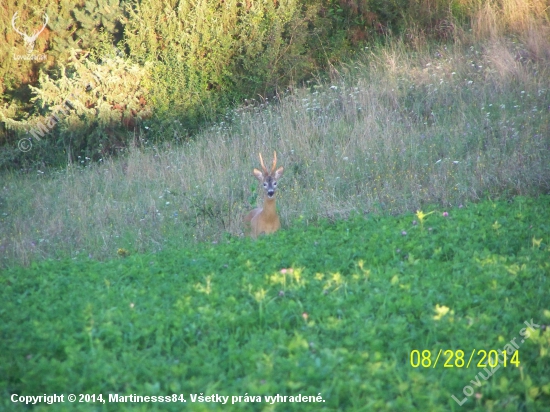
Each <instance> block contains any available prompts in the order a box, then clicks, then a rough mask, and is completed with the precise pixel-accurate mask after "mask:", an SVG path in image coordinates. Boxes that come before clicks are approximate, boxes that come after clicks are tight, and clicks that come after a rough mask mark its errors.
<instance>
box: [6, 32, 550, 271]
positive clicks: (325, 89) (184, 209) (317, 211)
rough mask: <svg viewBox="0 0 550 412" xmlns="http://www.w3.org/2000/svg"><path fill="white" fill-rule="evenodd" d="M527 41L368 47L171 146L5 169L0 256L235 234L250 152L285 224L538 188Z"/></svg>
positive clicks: (543, 83) (546, 169) (539, 109)
mask: <svg viewBox="0 0 550 412" xmlns="http://www.w3.org/2000/svg"><path fill="white" fill-rule="evenodd" d="M530 36H531V37H530ZM530 39H531V40H530ZM541 41H542V40H541V39H540V38H538V40H536V41H535V40H533V35H532V33H531V34H529V33H527V34H526V36H525V37H523V38H520V37H515V38H513V39H508V40H507V39H506V38H504V37H499V38H497V39H493V40H489V41H487V42H478V43H472V44H468V45H461V44H460V43H457V44H455V45H451V44H448V45H441V46H434V45H430V46H425V47H424V48H423V49H421V50H419V49H415V50H410V48H409V47H408V45H407V44H405V43H400V42H394V43H392V44H391V45H390V46H386V47H383V48H379V49H374V50H372V49H368V48H367V49H366V50H365V51H364V53H363V55H362V56H360V57H358V59H357V60H356V61H355V62H354V63H352V64H349V65H347V66H343V67H341V68H339V73H340V74H339V75H338V76H335V77H334V78H333V80H332V81H330V82H317V83H315V84H313V83H312V84H311V87H309V88H308V89H297V90H293V91H292V92H287V93H286V94H282V95H281V96H280V99H279V101H278V102H273V103H271V102H269V101H262V102H256V103H252V104H250V105H248V106H245V107H240V108H238V109H235V110H233V111H231V112H229V113H228V114H227V118H226V120H225V121H224V122H220V123H219V124H217V125H215V126H212V127H210V128H208V129H206V130H204V131H203V132H202V133H201V134H200V135H198V136H197V137H196V139H195V140H194V141H192V142H189V143H186V144H184V145H183V146H181V147H172V148H170V147H165V148H162V149H161V148H149V149H140V150H138V149H131V150H129V152H128V153H127V156H125V157H124V158H122V159H120V160H109V159H105V160H103V161H102V162H100V163H99V164H89V160H88V159H79V162H80V163H78V164H74V165H72V166H71V167H69V168H67V169H66V170H60V171H51V170H37V171H35V173H34V174H27V175H18V174H14V173H5V174H3V176H2V193H1V198H0V222H1V226H0V256H1V257H2V260H1V262H2V263H0V264H1V265H11V264H16V263H20V264H28V263H29V262H30V261H32V260H35V259H41V258H46V257H54V258H56V257H62V256H71V257H74V256H78V255H85V256H88V255H89V256H91V257H93V258H99V259H103V258H107V257H110V256H113V255H114V254H116V250H118V249H119V248H124V249H127V250H129V251H131V252H135V251H158V250H161V249H163V248H165V247H166V246H169V245H184V244H188V243H189V242H196V241H209V242H212V241H220V240H222V239H224V237H225V236H240V235H242V231H243V226H242V220H241V219H242V216H243V215H244V214H245V213H246V212H247V211H248V210H250V209H251V208H253V207H255V206H256V198H257V193H258V192H257V191H256V185H257V183H256V182H255V179H254V178H253V177H252V169H253V168H254V167H257V166H258V157H257V156H258V155H257V154H258V152H260V151H262V152H265V153H270V152H272V151H273V150H277V154H278V158H279V163H280V165H282V166H284V167H285V175H284V177H283V178H282V179H281V181H280V186H279V190H278V194H277V205H278V210H279V214H280V216H281V220H282V224H283V230H284V228H285V226H286V227H288V226H289V225H292V224H294V223H293V222H295V221H303V222H305V223H311V222H315V221H316V220H318V219H319V218H322V217H329V218H331V219H337V218H342V217H346V216H348V215H349V214H350V213H351V212H359V213H371V212H376V213H388V214H397V213H402V212H405V211H416V210H419V209H421V208H422V206H423V205H425V204H427V203H432V204H440V205H443V206H450V205H454V206H458V205H459V204H461V203H464V202H465V201H467V200H479V199H483V198H487V197H491V198H495V197H502V198H506V197H510V196H514V195H537V194H540V193H547V192H548V191H549V190H550V183H549V182H550V154H549V145H550V141H549V140H550V137H549V136H550V134H549V133H548V130H549V128H550V113H549V111H548V107H549V106H548V105H549V102H550V72H549V69H548V67H549V66H548V61H549V60H548V59H547V56H546V55H545V54H544V53H539V54H534V53H533V52H532V47H531V46H530V44H531V43H533V44H534V43H537V42H538V43H537V44H539V43H540V42H541ZM539 46H540V44H539ZM539 46H538V47H539ZM541 47H542V46H540V47H539V49H538V50H542V49H541ZM516 56H517V57H516ZM178 127H179V126H178V124H177V123H175V124H173V125H172V126H171V129H168V128H167V129H163V131H162V133H166V130H172V131H171V132H175V131H177V129H178ZM155 133H160V132H159V131H156V130H149V136H150V137H154V135H155ZM144 145H145V146H146V147H147V146H151V143H144ZM258 200H259V199H258Z"/></svg>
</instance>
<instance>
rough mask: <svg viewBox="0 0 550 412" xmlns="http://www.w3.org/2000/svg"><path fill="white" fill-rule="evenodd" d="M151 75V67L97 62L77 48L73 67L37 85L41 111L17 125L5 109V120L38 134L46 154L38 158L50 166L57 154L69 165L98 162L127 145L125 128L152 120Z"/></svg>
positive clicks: (45, 77)
mask: <svg viewBox="0 0 550 412" xmlns="http://www.w3.org/2000/svg"><path fill="white" fill-rule="evenodd" d="M147 76H148V71H147V67H139V66H137V65H135V64H132V63H131V62H129V61H127V60H125V59H123V58H121V57H113V58H108V57H104V58H103V59H102V61H101V62H100V63H94V62H93V61H92V60H90V59H87V56H86V55H84V56H81V55H78V54H77V52H76V51H74V50H73V56H72V58H71V60H70V62H69V65H68V66H67V67H65V66H62V67H61V70H60V71H59V73H58V74H57V76H55V78H53V77H50V76H48V75H47V74H45V73H42V74H41V76H40V83H39V87H33V86H31V89H32V92H33V95H34V97H33V103H34V104H35V107H36V108H37V111H38V113H36V114H35V115H34V116H28V117H27V118H25V119H24V120H20V121H17V120H14V119H11V118H10V117H9V115H6V114H5V113H4V112H2V111H1V110H0V119H2V120H3V121H4V122H5V124H6V125H7V127H9V128H11V129H14V130H18V131H20V132H21V133H23V132H26V133H29V135H32V136H33V139H32V141H33V143H36V142H37V141H39V142H40V144H41V145H42V146H38V149H40V148H42V150H36V151H35V153H34V155H35V156H38V157H39V158H42V159H43V160H46V161H48V163H55V162H54V161H52V160H55V157H53V156H56V155H57V156H63V157H64V158H65V159H67V158H68V160H69V162H72V161H74V160H75V158H76V156H82V157H88V156H89V157H90V158H93V159H95V160H97V159H99V158H102V157H105V156H106V155H109V154H113V153H114V152H115V150H116V149H117V148H118V149H120V148H123V147H124V146H125V142H126V139H127V136H126V133H127V131H126V129H125V128H124V127H127V128H130V129H133V128H134V127H135V125H136V123H137V122H138V121H139V120H140V119H141V118H143V117H148V116H150V106H148V105H147V100H146V98H147V90H146V89H145V87H144V84H146V83H147ZM42 140H44V142H42ZM48 152H50V153H52V152H53V153H52V154H51V155H50V156H52V157H50V158H48Z"/></svg>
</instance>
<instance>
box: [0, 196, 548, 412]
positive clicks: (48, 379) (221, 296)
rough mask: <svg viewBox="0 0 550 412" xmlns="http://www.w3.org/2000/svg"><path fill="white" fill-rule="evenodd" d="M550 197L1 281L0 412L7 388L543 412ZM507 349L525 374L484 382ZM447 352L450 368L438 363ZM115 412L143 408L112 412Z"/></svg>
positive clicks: (513, 370) (41, 267) (76, 264)
mask: <svg viewBox="0 0 550 412" xmlns="http://www.w3.org/2000/svg"><path fill="white" fill-rule="evenodd" d="M549 200H550V199H549V198H548V197H547V196H546V197H541V198H539V199H530V198H522V197H518V198H516V199H514V200H513V201H512V202H501V203H493V202H490V201H487V202H484V203H481V204H466V205H465V206H464V207H462V208H453V209H448V210H442V209H440V208H435V209H434V208H431V207H426V208H425V210H424V213H422V214H421V213H418V214H417V216H414V215H403V216H398V217H382V216H374V215H369V216H367V217H359V216H356V217H353V218H351V219H349V220H346V221H338V222H336V223H334V224H330V223H328V222H320V224H319V226H316V227H312V226H309V227H307V228H306V229H304V228H303V227H301V225H300V224H299V223H298V222H297V223H296V224H295V226H294V228H292V229H289V230H283V231H280V232H278V233H276V234H274V235H272V236H268V237H263V238H261V239H259V240H258V241H256V242H254V241H251V240H249V239H230V240H229V241H227V242H220V243H219V244H216V245H212V244H204V243H203V244H201V245H198V246H196V247H192V248H187V247H186V248H184V249H178V250H166V251H163V252H161V253H157V254H147V255H140V254H133V253H132V251H131V250H130V251H128V248H126V249H124V248H123V246H125V245H121V248H120V249H118V252H117V250H113V256H116V255H117V254H118V256H119V257H117V258H115V259H114V260H112V261H108V262H97V261H93V260H91V259H76V260H70V261H46V262H42V263H39V264H33V265H31V267H29V268H12V269H9V270H7V271H4V272H2V273H1V274H0V300H1V301H2V306H1V307H0V336H1V338H2V342H3V348H4V350H3V351H1V352H0V394H1V396H0V402H1V403H0V405H2V406H3V410H6V411H8V410H19V409H20V406H19V405H17V404H13V403H11V402H10V400H9V398H10V395H11V394H12V393H16V394H19V395H35V396H36V395H38V394H43V393H46V394H51V393H58V394H60V393H63V394H69V393H75V394H78V393H88V394H102V395H103V398H104V399H108V395H109V394H113V393H118V394H120V395H129V394H138V395H171V394H173V393H176V394H183V396H184V398H185V399H186V400H187V406H188V407H191V408H192V409H193V410H195V409H197V408H201V407H202V408H206V406H203V405H201V404H197V403H195V404H192V403H191V398H190V394H199V393H203V394H204V395H211V394H215V393H219V394H222V395H229V396H230V397H231V396H232V395H245V394H248V395H254V396H257V395H259V396H262V403H261V404H260V405H257V404H252V405H250V404H247V403H244V402H243V403H239V404H236V405H234V406H233V407H234V408H238V409H239V410H258V407H267V404H266V402H265V398H264V396H271V395H276V394H277V393H279V394H280V395H297V394H299V393H301V394H304V395H315V396H316V395H317V394H318V393H320V394H321V396H322V398H323V399H324V400H325V402H324V403H322V404H315V405H304V404H303V403H286V404H282V403H281V404H276V405H275V407H276V410H296V411H301V410H362V409H364V408H368V409H369V410H388V411H390V410H396V409H398V408H399V409H402V410H429V411H439V410H440V411H446V410H458V409H459V407H458V404H457V403H455V401H454V400H453V399H452V398H451V396H452V395H454V396H455V397H456V398H457V399H459V400H462V399H463V398H464V395H463V388H464V387H465V386H467V385H468V386H471V387H472V389H473V390H474V391H475V393H476V395H475V396H473V395H472V396H470V397H469V398H468V399H467V401H466V403H465V405H464V407H466V408H468V410H476V411H477V410H479V411H482V410H518V409H525V410H530V411H543V410H546V409H545V408H546V406H545V405H547V404H548V402H550V390H549V389H550V380H549V376H550V369H549V363H548V356H550V352H549V349H550V331H549V330H548V323H550V311H549V309H550V299H549V298H548V293H547V291H548V286H549V285H548V274H549V272H550V265H549V263H548V261H549V260H548V256H549V253H550V246H549V238H548V236H549V233H550V226H549V223H548V222H550V214H549V212H550V209H549V208H548V202H549ZM431 212H433V213H431ZM420 216H421V217H422V224H415V223H418V222H415V221H417V219H420ZM121 251H124V253H121ZM526 321H527V322H531V321H532V322H533V323H534V324H536V325H537V326H534V329H532V330H527V329H526V328H527V327H526V325H525V323H524V322H526ZM545 329H546V330H545ZM526 331H527V332H526ZM526 336H528V337H526ZM514 339H515V343H516V344H517V345H518V346H519V349H518V350H519V362H520V365H519V366H520V368H518V367H516V366H515V365H513V364H511V363H508V365H507V366H506V367H503V366H501V367H500V368H499V369H498V370H496V371H495V372H494V374H493V376H491V377H490V378H488V379H487V380H485V379H481V378H480V375H479V373H481V374H483V375H484V376H487V375H488V373H487V371H488V370H490V368H488V369H486V370H484V369H483V366H480V363H483V361H482V357H481V355H480V354H479V353H478V352H477V351H479V350H482V349H483V350H486V351H487V352H488V351H490V350H499V351H501V350H502V349H503V348H504V347H505V345H507V344H509V342H510V341H512V340H514ZM415 350H418V351H419V352H420V353H422V351H425V350H428V351H430V353H431V355H430V361H429V362H430V364H429V367H423V366H416V367H414V366H413V365H411V353H412V352H413V351H415ZM439 350H452V351H453V357H452V358H451V357H450V356H449V355H448V354H447V355H446V354H442V355H441V358H440V359H439V361H438V363H437V364H436V365H435V366H434V363H435V360H436V357H437V354H438V352H439ZM474 350H476V352H475V356H474V359H473V361H472V364H471V365H470V366H469V367H466V364H464V365H462V367H459V366H457V365H460V361H459V360H458V359H457V356H456V355H457V354H459V352H458V351H464V352H465V356H464V358H465V360H466V361H467V360H468V358H469V356H470V354H471V353H472V351H474ZM424 360H425V362H424V363H425V365H427V363H426V362H427V360H426V358H424ZM509 360H510V358H509ZM457 362H458V363H457ZM445 363H447V365H448V366H450V367H444V364H445ZM476 379H477V380H478V381H479V384H478V385H479V386H478V385H476ZM230 399H231V398H230ZM67 405H68V404H67V403H66V404H64V405H56V408H57V409H59V410H65V409H64V408H69V407H68V406H67ZM97 407H98V404H97V403H96V404H95V405H94V404H86V403H82V404H79V410H96V409H97ZM121 407H122V408H123V410H134V409H136V408H143V407H144V406H143V405H137V404H124V405H123V404H113V403H108V402H107V403H106V404H105V405H103V408H104V409H105V410H119V409H120V408H121ZM208 407H209V410H222V409H223V410H225V409H227V405H226V406H225V407H224V406H222V405H216V404H211V405H208ZM49 408H51V406H48V405H44V404H41V405H36V406H35V410H37V411H42V410H44V411H46V410H49ZM147 410H174V411H175V410H181V404H165V405H162V407H161V405H155V404H149V405H147ZM200 410H202V409H200Z"/></svg>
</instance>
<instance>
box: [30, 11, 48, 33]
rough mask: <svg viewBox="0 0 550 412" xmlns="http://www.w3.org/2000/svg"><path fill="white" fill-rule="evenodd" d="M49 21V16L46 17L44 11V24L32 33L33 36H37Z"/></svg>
mask: <svg viewBox="0 0 550 412" xmlns="http://www.w3.org/2000/svg"><path fill="white" fill-rule="evenodd" d="M49 21H50V18H49V17H48V15H47V14H46V13H44V25H43V26H42V28H41V29H40V30H38V31H37V32H36V33H34V36H36V37H38V35H39V34H40V33H42V32H43V31H44V29H45V28H46V26H47V25H48V22H49ZM34 36H33V37H34Z"/></svg>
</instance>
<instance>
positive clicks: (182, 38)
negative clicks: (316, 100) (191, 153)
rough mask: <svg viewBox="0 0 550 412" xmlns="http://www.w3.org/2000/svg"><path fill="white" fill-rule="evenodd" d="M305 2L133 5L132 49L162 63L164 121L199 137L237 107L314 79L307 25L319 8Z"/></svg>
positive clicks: (157, 92) (157, 81)
mask: <svg viewBox="0 0 550 412" xmlns="http://www.w3.org/2000/svg"><path fill="white" fill-rule="evenodd" d="M302 3H303V2H300V1H297V0H292V1H288V2H283V3H277V2H271V1H267V2H242V3H241V2H237V1H235V0H231V1H226V2H223V3H220V2H219V1H205V2H198V3H195V4H193V3H190V2H179V3H176V4H174V5H172V6H170V5H166V4H163V3H159V2H157V1H153V0H150V1H149V0H148V1H141V2H137V1H136V2H134V3H133V4H132V7H129V8H128V14H129V15H130V17H129V18H128V21H127V23H126V26H125V36H126V39H125V44H126V46H127V47H128V50H129V55H130V56H131V57H132V58H134V59H136V60H138V61H141V62H145V61H155V67H154V69H153V79H152V84H151V90H152V96H153V101H154V105H155V112H156V114H157V116H158V117H160V118H161V119H164V118H166V117H169V118H171V117H177V118H178V119H179V120H181V122H182V123H183V125H184V127H186V128H188V129H191V130H193V129H196V128H197V126H198V125H199V124H201V123H202V121H204V120H205V119H213V118H215V116H216V115H217V114H218V113H220V112H221V111H224V110H225V109H226V108H227V107H228V106H229V105H230V104H233V103H236V102H240V101H242V100H243V99H244V98H246V97H248V98H250V97H256V96H257V95H258V94H259V95H262V96H265V95H266V94H269V93H272V92H273V91H274V90H275V89H276V88H283V87H286V85H288V84H289V83H291V82H293V81H300V80H302V79H303V78H304V77H305V76H307V75H308V73H311V70H312V69H313V68H314V67H315V64H314V63H313V62H312V61H311V56H310V53H309V52H308V41H309V34H310V33H309V30H308V24H310V23H311V24H313V23H314V19H315V7H314V5H303V4H302Z"/></svg>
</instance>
